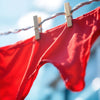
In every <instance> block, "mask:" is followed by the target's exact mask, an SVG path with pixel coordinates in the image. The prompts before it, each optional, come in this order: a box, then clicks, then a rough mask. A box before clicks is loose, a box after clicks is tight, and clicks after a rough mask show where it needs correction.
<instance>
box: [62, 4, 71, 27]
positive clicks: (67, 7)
mask: <svg viewBox="0 0 100 100" xmlns="http://www.w3.org/2000/svg"><path fill="white" fill-rule="evenodd" d="M64 7H65V16H66V20H67V26H68V27H71V26H72V14H71V6H70V4H69V3H68V2H67V3H65V4H64Z"/></svg>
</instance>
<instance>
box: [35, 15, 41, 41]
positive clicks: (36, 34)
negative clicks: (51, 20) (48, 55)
mask: <svg viewBox="0 0 100 100" xmlns="http://www.w3.org/2000/svg"><path fill="white" fill-rule="evenodd" d="M33 19H34V30H35V39H36V40H39V39H40V32H42V26H38V24H39V23H40V22H41V17H37V16H33Z"/></svg>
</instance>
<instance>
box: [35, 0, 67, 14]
mask: <svg viewBox="0 0 100 100" xmlns="http://www.w3.org/2000/svg"><path fill="white" fill-rule="evenodd" d="M64 1H65V0H33V5H34V6H36V7H38V8H40V9H43V10H45V11H49V12H50V11H57V10H59V9H60V8H61V6H62V5H64Z"/></svg>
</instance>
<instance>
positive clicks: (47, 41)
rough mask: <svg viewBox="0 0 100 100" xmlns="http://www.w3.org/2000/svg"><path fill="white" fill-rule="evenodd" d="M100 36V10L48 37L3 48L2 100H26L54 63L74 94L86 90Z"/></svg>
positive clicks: (0, 61) (0, 58)
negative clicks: (93, 50)
mask: <svg viewBox="0 0 100 100" xmlns="http://www.w3.org/2000/svg"><path fill="white" fill-rule="evenodd" d="M99 35H100V7H99V8H97V9H95V10H93V11H91V12H89V13H87V14H85V15H83V16H81V17H78V18H76V19H73V26H72V28H68V27H67V25H66V24H63V25H60V26H57V27H55V28H53V29H50V30H48V31H46V32H44V33H41V39H40V40H38V41H36V40H35V37H32V38H30V39H28V40H25V41H20V42H18V43H16V44H14V45H9V46H6V47H1V48H0V100H24V98H25V97H26V95H27V94H28V92H29V90H30V88H31V86H32V84H33V81H34V80H35V78H36V76H37V74H38V70H39V68H40V67H41V66H42V65H43V64H45V63H47V62H50V63H52V64H53V65H54V66H55V67H57V69H58V70H59V72H60V74H61V77H62V78H63V80H64V82H65V85H66V87H67V88H68V89H70V90H72V91H81V90H82V89H83V88H84V85H85V83H84V76H85V69H86V65H87V61H88V58H89V55H90V49H91V46H92V45H93V43H94V42H95V40H96V39H97V37H98V36H99Z"/></svg>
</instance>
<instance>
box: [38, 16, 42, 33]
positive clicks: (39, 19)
mask: <svg viewBox="0 0 100 100" xmlns="http://www.w3.org/2000/svg"><path fill="white" fill-rule="evenodd" d="M38 23H41V17H38ZM39 32H40V33H41V32H42V25H40V26H39Z"/></svg>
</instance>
